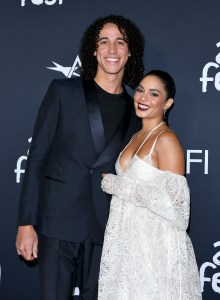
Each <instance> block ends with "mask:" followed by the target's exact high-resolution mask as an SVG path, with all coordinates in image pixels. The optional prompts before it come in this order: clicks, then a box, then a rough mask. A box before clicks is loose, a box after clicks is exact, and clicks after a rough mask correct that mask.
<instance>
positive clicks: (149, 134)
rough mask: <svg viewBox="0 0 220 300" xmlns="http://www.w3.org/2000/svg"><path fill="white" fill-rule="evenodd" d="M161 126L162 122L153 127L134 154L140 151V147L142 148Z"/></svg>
mask: <svg viewBox="0 0 220 300" xmlns="http://www.w3.org/2000/svg"><path fill="white" fill-rule="evenodd" d="M162 124H164V121H163V122H161V123H160V124H158V125H157V126H156V127H154V128H153V129H152V130H151V131H150V132H149V133H148V135H147V136H146V138H145V139H144V140H143V142H142V143H141V144H140V146H139V147H138V149H137V151H136V152H135V154H137V153H138V151H139V150H140V149H141V147H142V146H143V144H144V143H145V142H146V140H147V139H148V138H149V136H151V134H152V133H153V132H154V131H155V130H156V129H157V128H158V127H159V126H161V125H162Z"/></svg>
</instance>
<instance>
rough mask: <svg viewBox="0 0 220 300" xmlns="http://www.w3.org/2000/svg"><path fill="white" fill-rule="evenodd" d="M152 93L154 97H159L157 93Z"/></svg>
mask: <svg viewBox="0 0 220 300" xmlns="http://www.w3.org/2000/svg"><path fill="white" fill-rule="evenodd" d="M150 95H151V96H153V97H158V94H157V93H150Z"/></svg>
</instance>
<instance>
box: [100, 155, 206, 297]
mask: <svg viewBox="0 0 220 300" xmlns="http://www.w3.org/2000/svg"><path fill="white" fill-rule="evenodd" d="M116 172H117V175H113V174H107V175H106V176H105V177H104V179H103V181H102V189H103V190H104V191H105V192H107V193H109V194H112V195H113V197H112V200H111V207H110V215H109V220H108V224H107V228H106V232H105V239H104V246H103V253H102V259H101V267H100V276H99V296H98V299H99V300H199V299H202V297H201V292H200V284H199V275H198V268H197V264H196V260H195V255H194V250H193V246H192V243H191V240H190V238H189V236H188V234H187V232H186V229H187V227H188V221H189V213H190V210H189V204H190V196H189V188H188V185H187V181H186V179H185V177H183V176H180V175H176V174H173V173H171V172H169V171H161V170H159V169H157V168H155V167H153V166H152V164H151V158H150V157H149V156H148V157H146V158H145V159H144V160H142V159H140V158H139V157H138V156H137V155H135V156H134V157H133V158H132V160H131V161H130V164H129V166H128V168H127V170H125V171H122V169H121V168H120V163H119V159H118V160H117V162H116Z"/></svg>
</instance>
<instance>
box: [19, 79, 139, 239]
mask: <svg viewBox="0 0 220 300" xmlns="http://www.w3.org/2000/svg"><path fill="white" fill-rule="evenodd" d="M88 95H89V94H88ZM130 105H131V106H132V107H133V101H132V99H131V104H130ZM137 127H138V120H137V118H136V116H135V114H134V111H133V109H131V113H130V115H129V114H127V117H126V118H123V119H122V120H121V123H120V125H119V126H118V128H117V130H116V132H115V133H114V136H113V137H112V139H111V141H110V142H109V143H108V144H107V145H105V147H104V149H103V150H102V151H101V153H97V148H98V147H99V146H100V144H103V143H104V141H102V140H101V139H104V134H103V131H102V128H103V124H102V120H101V113H100V109H99V105H98V101H97V100H96V99H92V97H91V98H90V97H88V96H87V97H85V93H84V88H83V83H82V80H81V79H80V78H75V79H64V80H54V81H53V82H52V83H51V85H50V86H49V88H48V91H47V93H46V95H45V97H44V100H43V102H42V104H41V106H40V109H39V112H38V116H37V120H36V123H35V128H34V134H33V137H32V143H31V148H30V151H29V157H28V160H27V165H26V171H25V176H24V180H23V184H22V189H21V197H20V203H19V216H18V225H28V224H32V225H34V226H35V227H36V228H37V230H38V232H39V233H41V234H43V235H46V236H49V237H54V238H57V239H61V240H67V241H73V242H81V241H83V240H84V239H85V238H86V236H87V235H88V234H90V236H91V238H92V240H93V242H94V243H98V244H100V243H102V242H103V234H104V230H105V225H106V222H107V219H108V213H109V204H110V196H109V195H107V194H105V193H104V192H103V191H102V190H101V179H102V173H109V172H114V164H115V161H116V159H117V157H118V154H119V152H120V151H121V149H122V147H123V146H125V144H126V143H127V142H128V141H129V139H130V138H131V136H132V135H133V133H134V132H135V131H136V130H137ZM100 128H101V129H100ZM100 142H101V143H100Z"/></svg>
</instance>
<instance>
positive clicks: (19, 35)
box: [0, 0, 220, 300]
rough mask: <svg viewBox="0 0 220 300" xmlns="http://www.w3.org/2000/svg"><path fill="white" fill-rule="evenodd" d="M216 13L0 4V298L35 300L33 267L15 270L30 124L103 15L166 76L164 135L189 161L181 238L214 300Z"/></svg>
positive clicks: (52, 2)
mask: <svg viewBox="0 0 220 300" xmlns="http://www.w3.org/2000/svg"><path fill="white" fill-rule="evenodd" d="M219 12H220V3H219V1H218V0H216V1H215V0H213V1H206V0H200V1H197V0H194V1H189V0H186V1H172V0H167V1H163V0H154V1H152V0H149V1H148V0H136V1H133V0H126V1H123V0H121V1H118V0H117V1H115V0H112V1H109V2H108V1H106V2H104V1H103V0H93V1H85V0H80V1H73V0H72V1H71V0H17V1H7V0H1V3H0V45H1V46H0V49H1V50H0V95H1V96H0V97H1V98H0V99H1V110H0V133H1V134H0V139H1V152H0V160H1V161H0V166H1V172H0V184H1V187H0V189H1V194H0V201H1V204H0V205H1V207H0V222H1V223H0V267H1V269H0V271H1V284H0V286H1V292H0V293H1V294H0V299H2V300H12V299H13V300H14V299H18V300H35V299H37V293H38V286H37V268H36V267H29V266H27V265H26V264H25V263H24V262H21V261H19V259H18V257H17V255H16V251H15V248H14V243H15V236H16V215H17V206H18V195H19V190H20V182H21V181H22V176H23V173H22V172H24V168H25V161H26V156H27V151H28V149H29V145H30V144H29V143H30V138H31V135H32V130H33V125H34V121H35V117H36V114H37V110H38V107H39V105H40V103H41V100H42V97H43V95H44V93H45V92H46V89H47V86H48V84H49V83H50V81H51V80H52V79H54V78H65V77H71V76H77V75H78V74H79V65H80V61H79V60H78V57H77V55H78V47H79V41H80V38H81V35H82V33H83V31H84V29H85V28H86V27H87V26H88V25H89V24H90V23H91V22H92V21H93V20H94V19H95V18H97V17H100V16H103V15H107V14H111V13H113V14H122V15H124V16H126V17H128V18H130V19H131V20H133V21H134V22H135V23H136V24H137V25H138V26H139V27H140V29H141V30H142V32H143V34H144V36H145V39H146V51H145V67H146V71H148V70H150V69H155V68H159V69H164V70H166V71H168V72H170V73H171V74H172V75H173V77H174V78H175V80H176V84H177V95H176V102H175V107H174V109H173V111H172V112H171V116H170V126H171V127H172V128H173V129H174V130H175V131H176V132H177V133H178V135H179V136H180V138H181V141H182V143H183V146H184V149H185V154H186V158H187V179H188V182H189V185H190V188H191V202H192V204H191V223H190V229H189V234H190V237H191V239H192V241H193V244H194V248H195V253H196V257H197V262H198V266H199V268H200V276H201V287H202V289H203V299H205V300H214V299H219V297H220V236H219V215H220V201H219V200H220V190H219V186H218V184H219V179H220V176H219V175H220V174H219V166H220V155H219V150H220V138H219V130H220V122H219V112H220V71H219V70H220V69H219V65H220V31H219V28H220V23H219ZM48 67H49V68H50V67H51V68H55V69H49V68H48ZM130 92H131V93H133V92H132V91H130Z"/></svg>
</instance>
